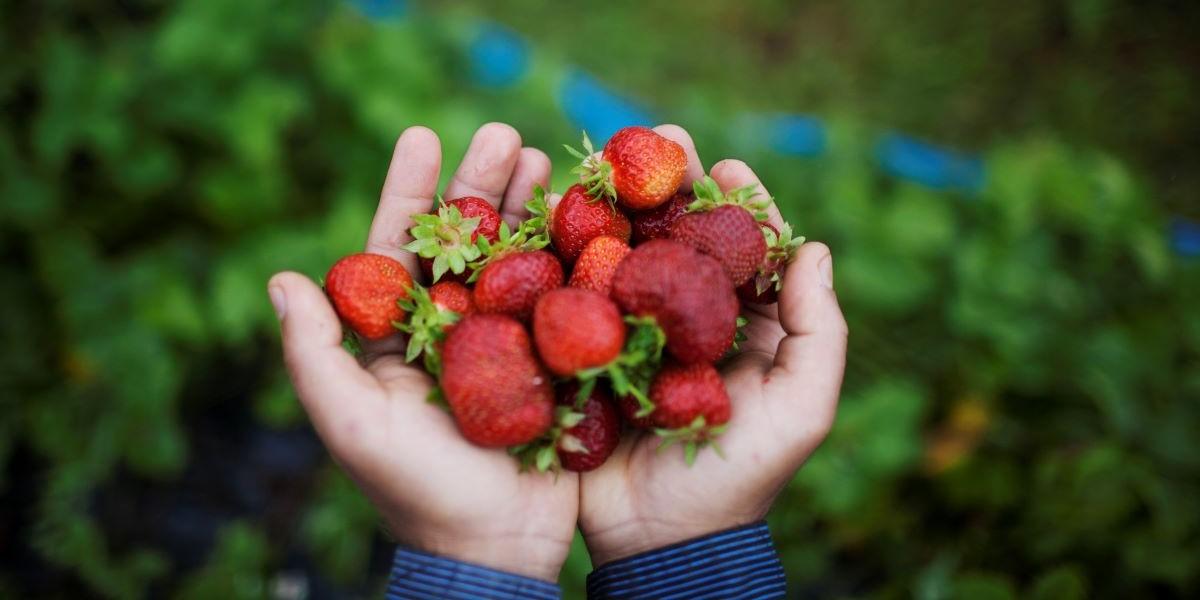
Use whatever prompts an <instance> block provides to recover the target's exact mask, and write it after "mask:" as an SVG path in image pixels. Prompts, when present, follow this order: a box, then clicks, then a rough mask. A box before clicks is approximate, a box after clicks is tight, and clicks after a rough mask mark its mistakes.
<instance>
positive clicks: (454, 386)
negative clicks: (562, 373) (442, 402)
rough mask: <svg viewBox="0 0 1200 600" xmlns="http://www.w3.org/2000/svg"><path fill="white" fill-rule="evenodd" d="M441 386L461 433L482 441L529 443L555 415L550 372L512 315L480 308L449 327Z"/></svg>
mask: <svg viewBox="0 0 1200 600" xmlns="http://www.w3.org/2000/svg"><path fill="white" fill-rule="evenodd" d="M441 387H442V391H443V393H444V394H445V398H446V402H447V403H448V404H449V405H450V411H451V413H452V414H453V415H454V419H455V421H457V422H458V428H459V429H460V430H461V431H462V434H463V437H465V438H467V440H469V441H471V442H473V443H475V444H479V445H480V446H511V445H516V444H525V443H528V442H530V441H533V440H534V439H536V438H538V437H539V436H541V435H542V434H543V433H545V432H546V431H547V430H548V429H549V428H550V426H551V425H552V423H553V420H554V391H553V389H552V388H551V385H550V375H549V373H547V372H546V371H545V370H544V369H543V368H542V366H541V365H540V364H538V361H537V357H535V356H534V354H533V348H532V347H531V346H530V343H529V335H528V334H526V333H525V328H524V327H522V326H521V324H520V323H519V322H517V321H516V320H515V319H513V318H512V317H508V316H504V315H480V314H476V315H471V316H469V317H466V318H465V319H463V320H462V321H460V322H459V323H458V325H456V326H455V327H454V328H453V329H451V330H450V334H449V335H448V336H447V337H446V341H445V343H444V344H443V347H442V375H441Z"/></svg>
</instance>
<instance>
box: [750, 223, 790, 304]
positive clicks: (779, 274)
mask: <svg viewBox="0 0 1200 600" xmlns="http://www.w3.org/2000/svg"><path fill="white" fill-rule="evenodd" d="M762 232H763V237H764V238H766V242H767V256H766V258H764V259H763V262H762V264H760V265H759V266H758V271H756V272H755V274H754V277H751V278H750V280H749V281H747V282H746V283H743V284H742V285H740V286H738V289H737V295H738V298H741V299H742V302H745V303H748V304H773V303H775V302H777V301H778V300H779V290H781V289H783V272H784V271H785V270H787V266H788V263H790V262H792V259H793V258H795V256H796V250H797V249H798V248H799V247H800V245H801V244H803V243H804V237H803V236H800V237H795V238H793V237H792V226H791V225H789V224H787V223H784V224H783V231H779V230H777V229H775V226H774V225H772V224H770V223H763V224H762Z"/></svg>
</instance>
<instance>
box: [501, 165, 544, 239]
mask: <svg viewBox="0 0 1200 600" xmlns="http://www.w3.org/2000/svg"><path fill="white" fill-rule="evenodd" d="M535 185H540V186H542V189H549V188H550V157H548V156H546V153H545V152H542V151H541V150H538V149H537V148H521V152H520V154H519V155H518V156H517V165H516V167H514V168H513V173H512V180H511V181H509V182H508V188H507V189H506V190H504V200H503V201H501V203H500V216H501V217H503V218H504V220H505V221H506V222H507V223H508V224H509V226H511V227H516V226H517V224H518V223H520V222H521V221H522V220H524V219H525V218H527V217H528V216H529V211H528V210H525V203H526V202H528V201H529V199H530V198H533V186H535Z"/></svg>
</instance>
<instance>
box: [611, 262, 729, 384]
mask: <svg viewBox="0 0 1200 600" xmlns="http://www.w3.org/2000/svg"><path fill="white" fill-rule="evenodd" d="M612 297H613V299H614V300H616V301H617V304H618V305H619V306H620V307H621V308H622V309H623V310H624V311H625V312H627V313H631V314H634V315H648V316H651V317H654V319H655V320H656V321H657V322H658V325H659V326H660V327H662V329H663V331H664V332H665V333H666V336H667V350H668V351H670V353H671V354H672V355H674V356H675V358H677V359H678V360H679V361H680V362H682V363H685V364H691V363H699V362H708V363H711V362H714V361H716V360H717V359H719V358H720V357H721V356H722V355H723V354H724V353H725V351H726V350H728V349H729V346H730V345H731V344H732V343H733V338H734V334H735V332H736V329H737V316H738V301H737V296H736V295H735V294H734V292H733V284H732V283H730V281H729V276H728V275H726V274H725V270H724V269H722V268H721V265H720V263H718V262H717V261H716V260H715V259H713V258H711V257H709V256H706V255H704V254H701V253H699V252H697V251H696V250H695V249H693V248H692V247H690V246H688V245H685V244H682V243H680V242H676V241H674V240H650V241H649V242H646V243H644V244H642V245H640V246H638V247H636V248H634V249H633V251H632V252H630V253H629V255H628V256H626V257H625V259H624V260H622V261H621V264H620V265H618V266H617V272H616V273H615V274H614V275H613V281H612Z"/></svg>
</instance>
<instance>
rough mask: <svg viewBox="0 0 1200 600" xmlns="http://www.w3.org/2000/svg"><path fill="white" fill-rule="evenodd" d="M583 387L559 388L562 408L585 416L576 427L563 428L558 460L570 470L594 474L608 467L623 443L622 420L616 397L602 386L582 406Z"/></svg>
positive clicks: (559, 440)
mask: <svg viewBox="0 0 1200 600" xmlns="http://www.w3.org/2000/svg"><path fill="white" fill-rule="evenodd" d="M578 396H579V386H578V385H577V384H574V383H568V384H566V385H563V386H560V387H559V389H558V405H559V406H570V407H576V408H575V409H574V411H573V412H574V413H575V414H582V415H583V418H582V419H578V421H577V422H575V423H574V424H573V425H572V426H570V427H566V428H564V429H563V431H562V434H561V435H560V436H559V438H558V443H557V444H556V445H555V447H556V449H557V450H558V460H559V462H560V463H561V464H562V466H563V468H564V469H566V470H568V471H576V472H583V471H591V470H592V469H595V468H596V467H599V466H600V465H602V464H604V461H606V460H608V457H609V456H611V455H612V453H613V451H614V450H616V449H617V444H618V443H620V441H621V417H620V416H618V415H617V409H616V408H613V404H612V398H610V397H609V395H608V392H606V391H604V390H603V389H601V388H600V387H596V388H594V389H592V391H591V394H589V395H588V396H587V398H586V400H584V402H583V405H582V406H578V403H579V398H578Z"/></svg>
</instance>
